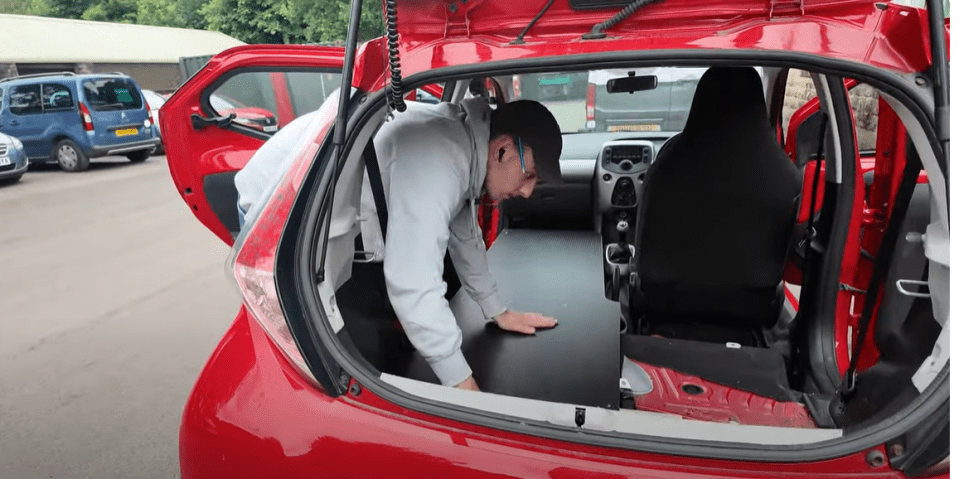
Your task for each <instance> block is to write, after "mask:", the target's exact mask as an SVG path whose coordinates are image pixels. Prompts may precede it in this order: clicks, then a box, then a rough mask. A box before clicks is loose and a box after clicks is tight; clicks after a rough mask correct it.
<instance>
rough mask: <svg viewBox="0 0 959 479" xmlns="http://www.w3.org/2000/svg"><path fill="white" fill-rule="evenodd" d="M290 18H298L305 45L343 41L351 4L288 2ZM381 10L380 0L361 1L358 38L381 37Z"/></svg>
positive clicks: (342, 0) (325, 0) (307, 0)
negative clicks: (361, 11)
mask: <svg viewBox="0 0 959 479" xmlns="http://www.w3.org/2000/svg"><path fill="white" fill-rule="evenodd" d="M289 1H290V4H291V5H290V10H291V12H292V13H293V18H299V19H301V22H302V23H301V25H300V27H301V29H302V32H303V33H302V36H303V40H302V41H303V42H304V43H319V42H333V41H337V40H346V30H347V27H348V26H349V24H350V2H349V1H345V0H289ZM384 32H385V28H384V22H383V7H382V4H381V3H380V1H379V0H363V13H362V15H361V16H360V32H359V39H360V40H361V41H363V40H369V39H371V38H375V37H378V36H381V35H383V33H384Z"/></svg>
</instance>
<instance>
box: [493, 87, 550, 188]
mask: <svg viewBox="0 0 959 479" xmlns="http://www.w3.org/2000/svg"><path fill="white" fill-rule="evenodd" d="M497 135H510V136H512V137H514V138H515V137H519V138H520V140H521V141H522V142H523V145H524V147H527V148H530V149H532V150H533V157H534V160H533V163H534V164H535V165H536V172H537V173H538V174H539V179H540V182H542V183H562V182H563V173H562V171H560V168H559V155H560V153H561V152H562V151H563V134H562V132H561V131H560V129H559V123H557V122H556V117H554V116H553V113H552V112H550V111H549V109H548V108H546V107H545V106H543V104H542V103H540V102H538V101H533V100H516V101H512V102H509V103H504V104H502V105H500V106H498V107H497V108H496V109H495V110H493V115H492V117H491V120H490V138H495V137H496V136H497Z"/></svg>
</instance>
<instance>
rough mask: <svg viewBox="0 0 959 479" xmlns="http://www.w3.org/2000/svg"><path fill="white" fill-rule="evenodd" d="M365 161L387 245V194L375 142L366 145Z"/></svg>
mask: <svg viewBox="0 0 959 479" xmlns="http://www.w3.org/2000/svg"><path fill="white" fill-rule="evenodd" d="M363 159H364V160H365V161H366V174H367V176H369V178H370V189H371V190H372V191H373V203H374V204H375V205H376V216H377V217H378V218H379V220H380V234H382V235H383V243H384V244H385V243H386V224H387V218H388V217H387V213H386V192H385V191H383V177H382V176H380V164H379V162H378V161H377V160H376V149H374V148H373V140H372V139H371V140H370V142H369V143H367V144H366V149H365V150H363Z"/></svg>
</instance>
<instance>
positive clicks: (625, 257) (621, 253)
mask: <svg viewBox="0 0 959 479" xmlns="http://www.w3.org/2000/svg"><path fill="white" fill-rule="evenodd" d="M616 231H617V232H618V233H619V242H618V243H617V244H616V251H615V252H613V253H611V254H610V255H609V260H610V261H611V262H613V263H615V264H626V263H628V262H629V259H630V258H631V257H632V256H633V255H632V254H631V253H630V251H629V244H628V243H626V232H627V231H629V222H628V221H626V220H625V219H622V220H619V222H618V223H616Z"/></svg>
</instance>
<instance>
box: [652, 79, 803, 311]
mask: <svg viewBox="0 0 959 479" xmlns="http://www.w3.org/2000/svg"><path fill="white" fill-rule="evenodd" d="M801 182H802V180H801V174H800V172H799V171H798V170H797V168H796V166H795V165H794V164H793V162H792V161H790V159H789V157H788V156H787V155H786V154H785V153H784V152H783V150H782V148H781V147H780V145H779V143H778V142H777V140H776V136H775V134H774V132H773V130H772V128H771V126H770V124H769V121H768V119H767V114H766V105H765V101H764V98H763V90H762V83H761V81H760V78H759V75H758V73H757V72H756V71H755V70H754V69H751V68H738V67H735V68H734V67H714V68H711V69H709V70H708V71H707V72H706V73H705V74H704V75H703V77H702V79H701V80H700V82H699V86H698V87H697V90H696V95H695V97H694V98H693V103H692V106H691V108H690V114H689V121H688V122H687V123H686V127H685V129H684V130H683V131H682V133H680V134H679V135H678V136H677V137H676V138H674V139H673V140H671V141H669V142H668V143H667V144H666V145H664V147H663V149H662V151H661V152H660V153H659V155H658V156H657V158H656V161H655V162H654V163H653V164H652V165H651V167H650V169H649V170H648V173H647V180H646V184H645V188H644V191H643V203H642V212H641V216H640V223H639V233H638V235H637V246H638V247H637V251H638V254H637V259H638V262H639V264H638V269H639V276H640V287H641V289H642V293H643V296H644V300H643V303H644V304H643V307H644V310H645V313H646V314H647V315H648V316H650V317H654V316H656V315H659V316H660V317H663V318H668V319H671V320H679V321H683V322H696V323H704V322H705V323H723V324H732V325H744V326H753V325H769V324H771V323H773V322H775V321H776V319H777V318H778V312H779V310H780V308H781V307H782V301H783V296H782V287H781V281H782V274H783V261H784V258H785V255H786V250H787V242H788V239H789V235H790V232H791V231H792V225H793V223H794V221H795V210H794V208H795V206H794V203H795V200H796V198H797V197H798V195H799V194H800V192H801V187H802V185H801Z"/></svg>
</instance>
